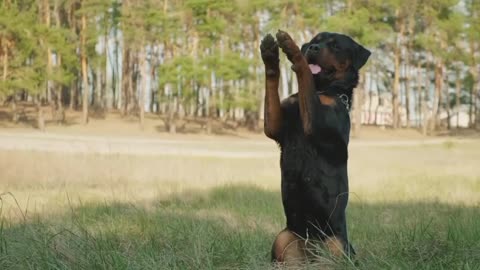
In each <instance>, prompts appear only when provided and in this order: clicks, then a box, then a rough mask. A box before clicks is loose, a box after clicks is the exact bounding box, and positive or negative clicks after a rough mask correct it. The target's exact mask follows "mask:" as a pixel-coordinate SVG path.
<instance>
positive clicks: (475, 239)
mask: <svg viewBox="0 0 480 270" xmlns="http://www.w3.org/2000/svg"><path fill="white" fill-rule="evenodd" d="M479 146H480V143H479V142H473V143H455V144H439V145H419V146H408V147H407V146H403V147H397V146H392V147H390V146H389V147H371V146H356V147H352V148H351V149H350V150H351V160H350V163H349V166H350V188H351V196H350V204H349V207H348V226H349V233H350V238H351V241H352V243H353V245H354V247H355V249H356V251H357V256H356V258H355V263H354V264H352V263H350V262H348V261H347V260H334V259H332V258H330V257H329V256H328V255H327V256H326V258H325V259H324V260H323V261H322V262H324V263H327V264H328V269H368V270H369V269H434V270H437V269H465V270H469V269H480V166H478V164H480V163H479V162H480V152H479V151H478V149H479ZM275 151H277V150H275ZM279 184H280V183H279V168H278V159H277V158H252V159H233V158H232V159H225V158H222V159H220V158H207V159H205V158H199V157H176V158H173V157H155V158H153V157H130V156H101V155H71V154H68V155H66V154H53V153H49V154H45V153H38V152H37V153H34V152H20V151H17V152H12V151H3V152H2V151H0V193H1V192H5V193H3V194H2V195H0V199H1V200H0V206H1V207H0V270H3V269H271V265H270V264H269V255H270V254H269V253H270V248H271V244H272V242H273V239H274V238H275V235H276V234H277V233H278V232H279V231H280V230H282V229H283V227H284V224H285V220H284V216H283V209H282V205H281V199H280V191H279ZM306 268H307V269H318V268H319V267H318V265H310V266H306Z"/></svg>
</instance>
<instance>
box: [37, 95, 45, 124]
mask: <svg viewBox="0 0 480 270" xmlns="http://www.w3.org/2000/svg"><path fill="white" fill-rule="evenodd" d="M37 128H38V129H39V130H40V131H45V117H44V115H43V108H42V102H41V100H40V97H39V98H38V100H37Z"/></svg>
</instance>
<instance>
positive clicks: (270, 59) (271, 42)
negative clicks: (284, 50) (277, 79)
mask: <svg viewBox="0 0 480 270" xmlns="http://www.w3.org/2000/svg"><path fill="white" fill-rule="evenodd" d="M260 52H261V55H262V60H263V63H264V64H265V69H266V72H267V75H276V74H277V73H278V70H279V69H280V68H279V63H280V58H279V56H278V55H279V53H278V44H277V42H276V41H275V39H274V38H273V36H272V35H270V34H268V35H266V36H265V37H264V38H263V40H262V43H261V44H260Z"/></svg>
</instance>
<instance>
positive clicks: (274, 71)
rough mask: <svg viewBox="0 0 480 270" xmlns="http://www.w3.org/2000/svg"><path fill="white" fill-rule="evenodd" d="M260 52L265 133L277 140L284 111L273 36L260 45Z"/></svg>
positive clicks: (275, 44)
mask: <svg viewBox="0 0 480 270" xmlns="http://www.w3.org/2000/svg"><path fill="white" fill-rule="evenodd" d="M260 52H261V55H262V60H263V63H264V64H265V109H264V117H265V119H264V120H265V121H264V132H265V135H267V137H269V138H271V139H274V140H275V139H277V138H278V135H279V133H280V128H281V121H282V109H281V106H280V97H279V96H278V85H279V81H280V64H279V63H280V58H279V53H278V44H277V42H276V41H275V39H274V38H273V37H272V35H270V34H268V35H267V36H265V38H264V39H263V40H262V43H261V44H260Z"/></svg>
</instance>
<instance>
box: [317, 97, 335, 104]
mask: <svg viewBox="0 0 480 270" xmlns="http://www.w3.org/2000/svg"><path fill="white" fill-rule="evenodd" d="M319 98H320V103H322V104H323V105H328V106H333V105H335V103H336V102H335V98H333V97H329V96H324V95H320V96H319Z"/></svg>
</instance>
